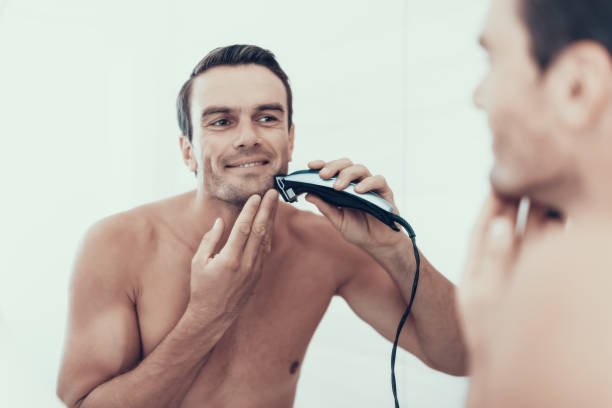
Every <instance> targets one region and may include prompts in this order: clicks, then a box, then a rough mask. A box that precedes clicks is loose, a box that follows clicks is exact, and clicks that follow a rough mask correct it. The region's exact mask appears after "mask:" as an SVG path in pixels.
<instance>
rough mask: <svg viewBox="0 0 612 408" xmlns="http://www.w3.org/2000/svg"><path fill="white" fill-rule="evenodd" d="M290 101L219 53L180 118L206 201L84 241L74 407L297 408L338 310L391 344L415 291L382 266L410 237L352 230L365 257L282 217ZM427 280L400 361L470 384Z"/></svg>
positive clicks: (445, 307) (427, 273) (67, 381)
mask: <svg viewBox="0 0 612 408" xmlns="http://www.w3.org/2000/svg"><path fill="white" fill-rule="evenodd" d="M291 99H292V98H291V89H290V87H289V84H288V80H287V76H286V75H285V73H284V72H283V71H282V69H281V68H280V66H279V65H278V63H277V62H276V60H275V59H274V56H273V55H272V54H271V53H270V52H268V51H266V50H263V49H261V48H258V47H254V46H243V45H236V46H230V47H225V48H220V49H216V50H214V51H212V52H211V53H210V54H209V55H207V56H206V57H205V58H204V59H203V60H202V61H201V62H200V63H199V64H198V65H197V66H196V68H195V69H194V71H193V74H192V75H191V78H190V79H189V80H188V81H187V82H186V83H185V85H184V86H183V89H182V90H181V93H180V94H179V98H178V114H179V124H180V127H181V131H182V136H181V137H180V147H181V151H182V155H183V158H184V161H185V164H186V165H187V167H188V168H189V169H190V170H191V171H192V172H194V173H195V174H196V176H197V178H196V180H197V188H196V190H195V191H193V192H189V193H186V194H183V195H180V196H178V197H174V198H171V199H168V200H164V201H160V202H157V203H153V204H148V205H145V206H142V207H139V208H136V209H133V210H130V211H127V212H125V213H121V214H118V215H114V216H112V217H109V218H107V219H105V220H103V221H101V222H99V223H98V224H96V225H95V226H94V227H93V228H92V229H91V230H90V231H89V232H88V233H87V235H86V237H85V239H84V242H83V245H82V247H81V249H80V251H79V254H78V257H77V260H76V263H75V269H74V276H73V281H72V285H71V300H70V316H69V323H68V333H67V339H66V348H65V355H64V358H63V362H62V366H61V371H60V375H59V380H58V395H59V396H60V398H61V399H62V400H63V401H64V402H65V403H66V405H67V406H69V407H82V408H86V407H98V406H103V407H108V406H120V407H125V406H129V407H148V408H151V407H179V406H180V407H200V406H211V407H240V406H249V407H289V406H291V405H292V403H293V400H294V394H295V389H296V385H297V379H298V375H299V366H300V363H301V361H302V358H303V356H304V353H305V351H306V348H307V346H308V343H309V341H310V338H311V336H312V334H313V333H314V330H315V329H316V327H317V325H318V323H319V321H320V320H321V318H322V316H323V314H324V312H325V310H326V308H327V306H328V304H329V302H330V300H331V298H332V296H334V295H336V294H337V295H340V296H342V297H343V298H344V299H346V301H347V302H348V304H349V305H350V306H351V308H352V309H353V310H354V311H355V313H356V314H357V315H359V316H360V317H361V318H362V319H364V320H365V321H366V322H368V323H369V324H371V325H372V326H373V327H374V328H375V329H376V330H378V331H379V332H380V333H381V334H382V335H383V336H385V337H386V338H388V339H390V340H393V338H394V335H395V330H396V327H397V324H398V321H399V319H400V316H401V315H402V313H403V311H404V309H405V307H406V302H407V300H408V299H409V296H410V290H411V288H412V278H413V275H412V273H406V272H405V271H400V270H399V269H397V268H395V269H394V268H392V265H393V262H395V261H396V260H395V259H390V260H388V262H387V264H383V266H384V265H386V266H385V268H386V269H387V270H385V269H383V268H382V267H381V266H380V265H379V264H378V263H377V262H376V261H375V257H380V256H382V253H386V252H387V251H388V246H389V245H401V244H403V243H404V241H406V240H408V237H407V236H406V235H405V234H401V233H394V234H393V235H391V236H389V235H388V234H386V231H385V234H382V233H381V230H379V229H378V230H375V231H374V233H373V234H372V235H371V238H370V239H369V240H364V239H355V236H357V235H364V234H363V231H361V232H360V231H359V229H363V228H366V227H367V222H368V221H369V220H368V219H366V220H365V222H363V221H364V220H359V219H357V220H355V221H356V222H354V223H352V224H351V225H350V230H349V231H348V238H349V239H351V240H352V241H353V242H355V243H358V244H360V245H362V247H364V248H365V249H367V250H369V251H370V253H371V255H368V254H367V253H365V252H364V251H362V250H361V249H359V248H358V247H356V246H354V245H351V244H349V243H347V242H346V241H345V240H344V239H343V237H342V235H341V234H339V233H338V232H337V231H336V230H335V229H334V228H333V227H332V225H330V223H329V222H328V220H326V219H325V218H324V217H320V216H316V215H314V214H311V213H308V212H303V211H298V210H296V209H295V208H293V207H291V206H289V205H286V204H284V203H281V204H279V202H278V195H277V193H276V192H275V191H273V190H271V187H272V180H273V176H274V175H275V174H278V173H286V172H287V168H288V162H289V161H290V160H291V154H292V150H293V140H294V131H295V126H294V124H293V123H292V118H291V113H292V100H291ZM375 180H376V181H377V183H376V185H375V186H373V187H375V188H378V189H380V188H386V184H385V183H384V180H382V179H380V178H376V179H375ZM387 198H388V199H391V198H390V197H388V196H387ZM391 200H392V199H391ZM378 227H379V226H377V228H378ZM382 227H384V228H387V229H388V227H386V226H384V225H383V226H382ZM376 231H378V232H376ZM389 231H390V230H389ZM343 232H345V233H346V231H344V230H343ZM378 239H381V241H378ZM381 250H382V253H379V251H381ZM412 262H414V261H412ZM421 269H422V270H421V276H422V278H421V281H420V283H419V296H417V299H416V301H415V304H414V306H413V312H412V314H411V318H410V319H409V321H408V322H407V324H406V327H405V329H404V331H403V334H402V336H401V337H400V346H401V347H403V348H404V349H406V350H408V351H410V352H412V353H413V354H415V355H416V356H418V357H419V358H420V359H421V360H422V361H424V362H425V363H426V364H428V365H429V366H431V367H433V368H435V369H438V370H441V371H444V372H447V373H450V374H456V375H460V374H463V373H464V372H465V352H464V346H463V343H462V338H461V333H460V331H459V327H458V323H457V318H456V312H455V306H454V287H453V286H452V284H451V283H450V282H448V281H447V280H446V279H445V278H444V277H443V276H442V275H440V274H439V273H437V272H436V271H435V270H434V269H433V268H432V267H431V265H429V264H428V263H427V262H426V260H424V259H423V262H422V267H421ZM396 271H397V272H399V273H396Z"/></svg>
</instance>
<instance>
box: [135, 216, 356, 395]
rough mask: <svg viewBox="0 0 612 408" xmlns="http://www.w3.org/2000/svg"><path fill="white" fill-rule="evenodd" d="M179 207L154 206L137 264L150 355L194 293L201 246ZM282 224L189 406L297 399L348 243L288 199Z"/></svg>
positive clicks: (143, 336)
mask: <svg viewBox="0 0 612 408" xmlns="http://www.w3.org/2000/svg"><path fill="white" fill-rule="evenodd" d="M153 208H155V207H153ZM171 208H172V206H170V207H168V206H166V207H163V206H160V207H159V209H153V210H151V209H150V210H149V211H148V216H147V217H146V218H147V221H146V222H145V223H144V225H146V227H145V230H146V232H145V236H146V237H147V239H146V241H145V242H147V244H146V245H147V247H148V248H147V249H146V250H144V251H142V252H146V254H141V255H146V256H135V257H134V259H135V261H134V262H133V265H132V266H131V268H130V269H131V270H132V273H133V276H135V279H134V286H135V288H134V294H135V295H134V297H135V307H136V311H137V316H138V323H139V330H140V341H141V348H142V357H143V358H145V357H146V356H147V355H149V354H150V353H151V352H152V351H153V350H154V349H155V347H156V346H157V345H158V344H159V343H160V342H161V341H162V340H163V339H164V337H165V336H166V335H167V334H168V333H169V332H170V331H171V330H172V329H173V328H174V326H175V325H176V323H177V322H178V321H179V319H180V318H181V317H182V315H183V313H184V311H185V308H186V307H187V304H188V301H189V296H190V269H191V259H192V257H193V255H194V252H195V248H194V247H193V245H189V244H188V243H186V242H185V241H184V240H183V239H181V237H180V236H179V234H177V233H176V231H175V230H174V231H173V226H172V223H171V222H170V223H168V220H167V219H164V212H166V211H168V210H169V209H171ZM162 209H163V210H162ZM275 229H276V231H277V233H276V234H275V235H276V236H275V239H274V242H273V250H272V252H271V253H270V254H269V255H268V256H267V258H266V261H265V263H264V269H263V273H262V277H261V279H260V281H259V282H258V284H257V286H256V288H255V291H254V293H253V295H252V296H251V297H250V298H249V301H248V302H247V304H246V306H245V307H244V309H243V310H242V312H241V313H240V314H239V316H238V317H237V318H236V320H235V321H234V323H233V324H232V325H231V326H230V328H229V329H228V330H227V331H226V332H225V333H224V335H223V336H222V337H221V339H220V341H219V342H218V343H217V344H216V346H215V347H214V349H213V351H212V352H211V354H210V356H209V358H208V360H207V362H206V364H205V366H204V367H203V368H202V370H201V371H200V373H199V374H198V376H197V377H196V379H195V380H194V382H193V384H192V386H191V388H190V390H189V391H188V393H187V395H186V396H185V399H184V401H183V404H182V406H183V407H196V406H202V404H206V405H207V406H214V407H218V406H266V407H289V406H291V405H292V403H293V399H294V395H295V389H296V385H297V380H298V377H299V372H300V370H299V368H300V366H301V364H302V361H303V358H304V355H305V352H306V348H307V346H308V343H309V342H310V339H311V337H312V335H313V333H314V331H315V329H316V327H317V326H318V324H319V322H320V320H321V318H322V317H323V314H324V313H325V310H326V309H327V306H328V305H329V302H330V300H331V298H332V296H333V295H334V294H335V293H336V290H337V288H338V286H339V282H340V281H342V280H343V279H344V278H345V276H344V275H345V273H346V272H345V271H346V270H347V269H346V268H338V266H339V265H340V263H339V262H338V260H337V259H339V258H340V259H341V257H334V256H333V255H334V254H333V250H332V248H333V247H337V246H338V245H347V244H346V243H344V242H341V237H340V235H339V234H338V233H336V231H335V230H333V228H332V227H331V226H330V225H328V223H327V220H325V219H322V218H321V217H318V216H315V215H312V214H308V213H304V212H301V211H297V210H295V209H293V208H290V207H288V206H286V205H281V206H279V211H278V215H277V220H276V226H275ZM279 238H280V239H279ZM196 248H197V247H196ZM330 255H331V256H330ZM344 263H346V260H345V261H344Z"/></svg>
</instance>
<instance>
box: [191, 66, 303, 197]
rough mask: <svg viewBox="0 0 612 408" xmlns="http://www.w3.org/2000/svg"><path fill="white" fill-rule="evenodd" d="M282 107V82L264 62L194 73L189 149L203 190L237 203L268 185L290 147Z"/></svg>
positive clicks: (281, 169) (283, 167) (285, 163)
mask: <svg viewBox="0 0 612 408" xmlns="http://www.w3.org/2000/svg"><path fill="white" fill-rule="evenodd" d="M287 112H288V111H287V94H286V91H285V87H284V85H283V83H282V82H281V80H280V79H279V78H278V77H277V76H276V75H274V74H273V73H272V72H271V71H270V70H268V69H267V68H265V67H262V66H259V65H254V64H251V65H239V66H220V67H215V68H212V69H210V70H208V71H206V72H204V73H203V74H200V75H199V76H198V77H197V78H195V80H194V82H193V87H192V94H191V112H190V113H191V120H192V124H193V139H192V140H193V154H194V155H195V158H196V160H197V170H198V177H200V178H201V180H202V183H203V187H204V191H206V193H207V194H210V195H211V196H213V197H216V198H218V199H220V200H222V201H226V202H229V203H232V204H242V203H244V202H245V201H246V200H247V198H248V197H249V196H251V195H252V194H262V193H264V192H265V191H266V190H268V189H270V188H272V187H273V176H274V175H276V174H279V173H285V174H286V173H287V170H288V163H289V161H290V160H291V153H292V151H293V126H292V127H291V129H290V130H289V129H288V128H287V121H288V117H287Z"/></svg>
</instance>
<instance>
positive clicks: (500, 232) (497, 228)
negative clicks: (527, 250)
mask: <svg viewBox="0 0 612 408" xmlns="http://www.w3.org/2000/svg"><path fill="white" fill-rule="evenodd" d="M511 234H512V225H511V224H510V222H509V221H508V220H506V219H503V218H496V219H494V220H493V221H491V226H490V227H489V239H491V240H499V239H502V238H506V237H509V236H511Z"/></svg>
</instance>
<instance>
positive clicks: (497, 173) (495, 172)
mask: <svg viewBox="0 0 612 408" xmlns="http://www.w3.org/2000/svg"><path fill="white" fill-rule="evenodd" d="M489 181H490V182H491V188H492V189H493V191H495V193H496V194H498V195H499V196H501V197H504V198H507V199H520V198H521V197H523V196H525V195H526V194H527V189H526V188H525V185H524V183H520V182H519V180H518V177H516V176H514V175H512V174H511V173H510V172H509V171H507V170H504V169H500V168H499V167H494V168H493V169H492V170H491V174H490V176H489Z"/></svg>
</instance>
